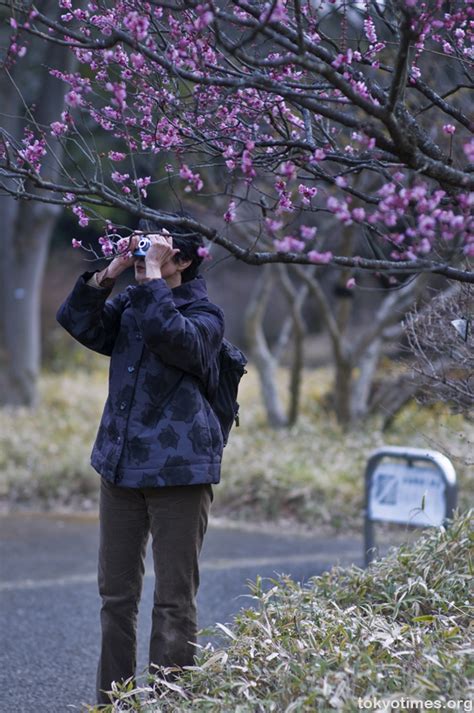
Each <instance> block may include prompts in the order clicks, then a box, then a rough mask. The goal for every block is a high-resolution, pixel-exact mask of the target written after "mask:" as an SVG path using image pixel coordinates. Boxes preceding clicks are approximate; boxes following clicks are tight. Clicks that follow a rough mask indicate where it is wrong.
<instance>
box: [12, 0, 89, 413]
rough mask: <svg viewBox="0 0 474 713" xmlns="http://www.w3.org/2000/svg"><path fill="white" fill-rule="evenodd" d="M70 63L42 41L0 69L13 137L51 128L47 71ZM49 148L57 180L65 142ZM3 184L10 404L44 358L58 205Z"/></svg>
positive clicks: (30, 394)
mask: <svg viewBox="0 0 474 713" xmlns="http://www.w3.org/2000/svg"><path fill="white" fill-rule="evenodd" d="M45 6H46V7H45V11H46V10H49V12H50V14H51V17H53V18H54V17H56V16H57V17H58V18H59V13H60V9H59V8H58V6H57V3H55V2H49V3H45ZM74 64H75V60H74V56H73V55H71V53H70V52H66V51H65V49H64V47H62V46H60V45H56V44H55V45H48V44H46V43H44V42H39V43H38V42H35V43H33V45H32V47H31V52H30V54H29V56H28V58H25V61H24V62H21V63H16V64H13V65H12V64H11V63H9V62H8V61H6V62H5V64H4V66H3V72H2V73H1V74H0V96H1V97H2V109H1V112H2V113H1V120H2V125H3V127H4V130H5V131H7V132H8V136H10V137H12V138H14V140H15V142H21V140H22V137H24V136H25V135H26V136H29V135H30V134H29V133H28V129H27V128H26V127H28V126H29V125H35V126H48V125H49V123H50V122H52V121H53V120H54V119H55V118H56V117H57V116H58V114H59V113H60V112H61V111H62V109H63V108H64V92H63V91H62V88H61V86H60V85H59V84H58V82H57V81H56V80H55V79H54V77H53V76H52V75H51V72H50V68H51V67H54V68H55V69H57V70H60V71H67V70H68V69H69V70H71V69H72V67H73V66H74ZM25 130H26V132H27V133H26V134H25V133H24V132H25ZM50 147H51V151H52V152H54V160H49V161H47V162H46V163H45V165H44V167H43V176H44V177H47V178H48V179H49V180H52V181H55V180H57V179H58V178H59V165H60V161H61V159H62V156H63V146H62V145H61V144H60V143H58V142H56V141H55V140H53V139H51V142H50ZM5 186H6V187H8V189H9V190H11V191H12V193H13V197H11V196H3V197H0V215H1V219H2V241H1V250H0V305H1V307H0V336H1V345H2V347H1V349H0V365H1V369H0V375H1V376H0V399H1V401H2V402H3V403H8V404H12V405H32V404H34V403H35V401H36V398H37V392H36V383H37V376H38V373H39V368H40V358H41V355H40V351H41V349H40V344H41V340H40V305H41V286H42V281H43V275H44V267H45V263H46V258H47V254H48V247H49V242H50V238H51V233H52V230H53V227H54V224H55V222H56V219H57V215H58V211H59V206H57V205H54V204H51V203H45V202H43V201H41V200H34V198H38V199H40V198H41V196H40V193H39V191H38V189H37V188H36V187H35V186H34V185H33V184H32V183H31V182H30V181H29V180H28V179H27V178H25V180H24V181H22V190H24V191H25V192H27V193H28V194H30V195H31V198H32V200H29V201H25V202H22V201H20V200H14V198H15V197H18V195H17V192H18V184H16V185H14V184H13V183H12V181H11V180H10V179H9V178H6V180H5Z"/></svg>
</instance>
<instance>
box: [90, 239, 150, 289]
mask: <svg viewBox="0 0 474 713" xmlns="http://www.w3.org/2000/svg"><path fill="white" fill-rule="evenodd" d="M140 238H141V234H137V233H134V234H133V235H132V236H131V238H130V242H129V246H128V250H127V252H126V253H124V254H123V255H117V257H114V259H113V260H112V261H111V262H110V263H109V264H108V265H107V267H106V268H104V269H103V270H102V271H101V272H99V273H98V274H97V282H98V284H99V285H100V286H101V287H102V286H103V287H107V286H108V285H107V281H110V280H116V279H117V277H118V276H119V275H121V274H122V272H124V271H125V270H127V269H128V268H129V267H133V263H134V262H135V258H134V257H132V256H129V253H133V251H134V250H136V248H137V245H138V241H139V240H140ZM109 284H110V282H109Z"/></svg>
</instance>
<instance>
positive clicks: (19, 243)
mask: <svg viewBox="0 0 474 713" xmlns="http://www.w3.org/2000/svg"><path fill="white" fill-rule="evenodd" d="M18 207H19V208H20V210H17V216H16V220H11V221H10V224H9V225H8V226H6V228H7V230H8V232H10V233H11V236H10V237H11V239H10V240H8V239H7V240H6V241H5V245H4V247H3V250H2V258H1V260H0V279H1V282H2V292H3V295H2V296H3V299H2V310H3V329H4V335H5V350H4V355H3V358H4V364H2V367H3V368H2V382H3V383H0V394H1V397H0V398H1V403H3V404H9V405H12V406H33V405H34V404H35V403H36V401H37V388H36V387H37V379H38V372H39V369H40V364H41V353H40V352H41V333H40V324H41V321H40V310H41V286H42V281H43V274H44V267H45V263H46V258H47V254H48V245H49V238H50V235H51V231H52V229H53V226H54V223H55V220H56V211H54V212H53V211H51V209H50V208H49V207H48V206H45V205H41V204H39V203H36V204H33V203H30V204H28V205H22V206H18ZM33 226H34V227H33Z"/></svg>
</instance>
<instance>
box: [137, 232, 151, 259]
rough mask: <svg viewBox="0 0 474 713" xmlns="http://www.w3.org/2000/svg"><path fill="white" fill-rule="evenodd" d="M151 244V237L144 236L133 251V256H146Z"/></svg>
mask: <svg viewBox="0 0 474 713" xmlns="http://www.w3.org/2000/svg"><path fill="white" fill-rule="evenodd" d="M150 245H151V240H150V238H147V237H143V238H140V240H139V241H138V246H137V248H136V250H134V251H133V257H145V255H146V254H147V252H148V250H149V248H150Z"/></svg>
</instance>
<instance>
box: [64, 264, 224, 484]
mask: <svg viewBox="0 0 474 713" xmlns="http://www.w3.org/2000/svg"><path fill="white" fill-rule="evenodd" d="M92 275H93V273H90V272H86V273H84V274H83V275H81V277H80V278H79V279H78V281H77V282H76V285H75V286H74V288H73V290H72V292H71V294H70V295H69V296H68V297H67V299H66V300H65V302H64V303H63V304H62V305H61V307H60V308H59V310H58V313H57V320H58V322H59V323H60V324H61V325H62V326H63V327H64V328H65V329H66V330H67V331H68V332H69V333H70V334H71V335H72V336H73V337H74V338H75V339H77V341H78V342H80V343H81V344H83V345H85V346H86V347H89V349H93V350H94V351H96V352H99V354H105V355H107V356H110V357H111V360H110V373H109V394H108V398H107V401H106V404H105V408H104V412H103V415H102V420H101V423H100V427H99V431H98V434H97V439H96V442H95V444H94V448H93V451H92V456H91V464H92V466H93V467H94V468H95V470H96V471H97V472H98V473H100V474H101V475H102V476H103V477H104V478H106V479H107V480H109V481H112V482H114V483H116V484H117V485H123V486H126V487H136V488H139V487H147V486H153V487H160V486H166V485H188V484H197V483H218V482H219V479H220V465H221V457H222V448H223V445H222V434H221V430H220V425H219V422H218V420H217V417H216V416H215V414H214V412H213V411H212V409H211V407H210V406H209V403H208V401H207V399H206V397H205V393H206V387H205V385H207V384H208V381H209V380H210V383H211V384H212V383H216V379H217V377H218V375H217V355H218V353H219V350H220V346H221V342H222V338H223V333H224V318H223V313H222V310H221V309H219V307H217V306H216V305H214V304H212V303H211V302H210V301H209V299H208V296H207V289H206V283H205V281H204V278H203V277H201V276H198V277H196V278H195V279H193V280H191V281H189V282H185V283H183V284H181V285H179V286H178V287H175V288H173V289H170V288H169V287H168V285H167V284H166V282H165V280H163V279H156V280H150V281H149V282H147V283H144V284H141V285H136V286H133V287H132V286H130V287H127V289H126V290H125V291H124V292H122V293H120V294H119V295H117V296H116V297H114V298H113V299H111V300H107V297H108V296H109V294H110V291H111V290H110V288H100V289H98V288H97V287H93V286H91V285H88V284H87V282H88V280H89V279H90V277H91V276H92Z"/></svg>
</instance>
